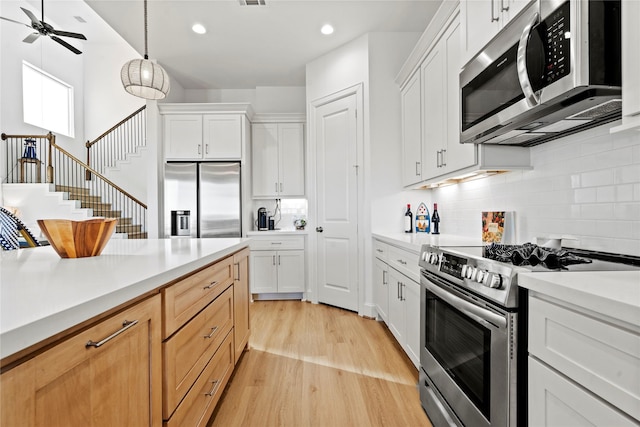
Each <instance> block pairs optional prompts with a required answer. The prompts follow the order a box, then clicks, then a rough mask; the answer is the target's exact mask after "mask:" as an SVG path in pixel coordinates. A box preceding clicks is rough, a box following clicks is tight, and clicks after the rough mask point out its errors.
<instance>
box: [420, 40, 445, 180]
mask: <svg viewBox="0 0 640 427" xmlns="http://www.w3.org/2000/svg"><path fill="white" fill-rule="evenodd" d="M444 56H445V55H444V52H443V51H442V49H441V44H440V43H439V44H438V45H437V46H436V47H435V48H434V49H433V50H432V51H431V52H430V53H429V55H428V56H427V58H426V59H425V61H424V63H423V64H422V66H421V68H420V71H421V73H422V150H423V153H422V155H423V166H422V171H423V175H422V177H423V179H428V178H432V177H435V176H438V175H441V174H442V171H441V164H442V157H443V152H442V150H443V148H442V146H443V143H444V132H445V124H444V113H445V112H444V111H443V108H444V106H445V103H444V91H445V88H444V87H443V86H444V82H445V76H444V61H445V59H446V58H444Z"/></svg>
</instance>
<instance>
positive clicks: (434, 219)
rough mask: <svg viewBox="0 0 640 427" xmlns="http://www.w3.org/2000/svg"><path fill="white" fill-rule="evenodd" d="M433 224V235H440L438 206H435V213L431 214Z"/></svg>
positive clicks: (435, 204)
mask: <svg viewBox="0 0 640 427" xmlns="http://www.w3.org/2000/svg"><path fill="white" fill-rule="evenodd" d="M431 224H433V233H431V234H440V215H439V214H438V204H437V203H434V204H433V213H432V214H431Z"/></svg>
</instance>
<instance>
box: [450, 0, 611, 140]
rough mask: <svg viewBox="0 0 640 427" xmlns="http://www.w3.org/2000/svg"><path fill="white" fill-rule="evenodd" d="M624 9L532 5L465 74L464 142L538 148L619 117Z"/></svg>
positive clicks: (598, 0)
mask: <svg viewBox="0 0 640 427" xmlns="http://www.w3.org/2000/svg"><path fill="white" fill-rule="evenodd" d="M620 9H621V1H620V0H617V1H616V0H565V1H558V0H537V1H533V2H531V4H529V5H528V6H527V7H526V8H525V9H524V10H523V11H522V12H521V13H520V14H519V15H518V16H517V17H516V18H514V19H513V20H512V21H511V22H509V24H508V25H507V26H506V27H505V28H504V29H503V30H502V31H501V32H500V33H499V34H498V35H497V36H496V37H495V38H494V39H492V40H491V41H490V42H489V44H488V45H487V46H486V47H485V48H484V49H483V51H482V52H480V53H479V54H478V55H476V56H475V57H474V58H473V59H472V60H471V61H470V62H469V63H468V64H467V65H466V66H465V67H464V68H463V70H462V72H461V73H460V88H461V89H460V96H461V105H460V106H461V114H460V118H461V123H460V125H461V126H460V128H461V129H460V136H461V138H460V142H462V143H488V144H504V145H524V146H531V145H537V144H540V143H543V142H547V141H550V140H552V139H556V138H559V137H561V136H565V135H567V134H570V133H574V132H578V131H581V130H584V129H588V128H591V127H594V126H597V125H601V124H604V123H607V122H610V121H613V120H616V119H618V118H619V117H620V116H621V109H622V95H621V80H622V77H621V68H622V61H621V22H620V20H621V10H620Z"/></svg>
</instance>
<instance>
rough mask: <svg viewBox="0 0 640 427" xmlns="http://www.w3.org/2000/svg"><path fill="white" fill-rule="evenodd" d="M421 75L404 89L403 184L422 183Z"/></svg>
mask: <svg viewBox="0 0 640 427" xmlns="http://www.w3.org/2000/svg"><path fill="white" fill-rule="evenodd" d="M420 95H421V91H420V73H419V72H416V73H415V74H414V75H413V77H411V79H409V81H408V82H407V84H406V86H405V87H403V88H402V92H401V93H400V96H401V102H402V184H403V185H411V184H415V183H417V182H420V181H422V135H421V132H422V126H421V123H420V121H421V117H422V110H421V107H420Z"/></svg>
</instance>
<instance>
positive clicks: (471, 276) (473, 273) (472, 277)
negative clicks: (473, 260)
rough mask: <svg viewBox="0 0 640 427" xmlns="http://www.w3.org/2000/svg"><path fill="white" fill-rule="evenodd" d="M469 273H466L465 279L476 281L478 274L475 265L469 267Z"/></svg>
mask: <svg viewBox="0 0 640 427" xmlns="http://www.w3.org/2000/svg"><path fill="white" fill-rule="evenodd" d="M470 270H471V274H469V273H467V279H469V280H471V281H472V282H475V281H476V276H477V274H478V269H477V268H475V267H471V268H470Z"/></svg>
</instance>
